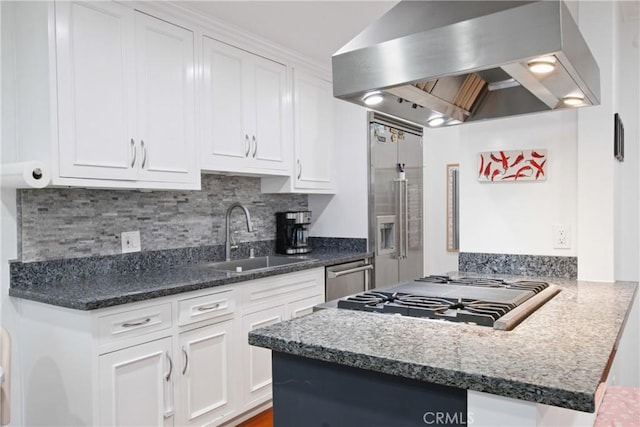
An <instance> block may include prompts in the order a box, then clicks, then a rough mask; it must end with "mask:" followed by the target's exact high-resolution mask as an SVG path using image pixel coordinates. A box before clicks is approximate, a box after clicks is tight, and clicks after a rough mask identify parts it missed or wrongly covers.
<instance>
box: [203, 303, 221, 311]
mask: <svg viewBox="0 0 640 427" xmlns="http://www.w3.org/2000/svg"><path fill="white" fill-rule="evenodd" d="M219 307H220V303H219V302H217V303H215V304H211V305H203V306H200V307H198V311H209V310H215V309H216V308H219Z"/></svg>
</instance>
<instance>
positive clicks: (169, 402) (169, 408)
mask: <svg viewBox="0 0 640 427" xmlns="http://www.w3.org/2000/svg"><path fill="white" fill-rule="evenodd" d="M166 355H167V359H168V360H169V373H168V374H167V375H166V376H165V380H166V381H167V384H165V386H164V405H165V409H164V413H163V414H162V415H163V416H164V418H169V417H172V416H174V415H175V412H176V411H175V409H174V407H173V386H172V384H171V383H170V382H169V381H170V380H171V372H172V371H173V361H172V360H171V356H170V355H169V352H168V351H167V352H166Z"/></svg>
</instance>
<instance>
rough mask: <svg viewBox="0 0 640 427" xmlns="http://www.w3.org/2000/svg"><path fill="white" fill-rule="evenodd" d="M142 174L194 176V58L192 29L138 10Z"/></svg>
mask: <svg viewBox="0 0 640 427" xmlns="http://www.w3.org/2000/svg"><path fill="white" fill-rule="evenodd" d="M135 23H136V41H137V43H136V47H137V67H136V68H137V72H138V92H137V93H138V124H139V133H138V137H139V139H140V151H141V156H142V157H141V159H140V179H142V180H144V181H168V182H193V181H194V180H195V175H196V173H197V174H199V171H197V164H196V144H195V111H194V108H195V100H194V96H195V89H194V88H195V81H194V76H195V61H194V36H193V32H191V31H189V30H186V29H184V28H182V27H178V26H176V25H173V24H170V23H168V22H165V21H161V20H159V19H156V18H153V17H151V16H149V15H145V14H143V13H136V19H135Z"/></svg>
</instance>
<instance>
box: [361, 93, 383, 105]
mask: <svg viewBox="0 0 640 427" xmlns="http://www.w3.org/2000/svg"><path fill="white" fill-rule="evenodd" d="M382 99H383V98H382V92H370V93H367V94H366V95H365V96H364V97H363V98H362V101H363V102H364V103H365V105H368V106H372V105H378V104H380V103H381V102H382Z"/></svg>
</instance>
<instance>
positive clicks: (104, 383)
mask: <svg viewBox="0 0 640 427" xmlns="http://www.w3.org/2000/svg"><path fill="white" fill-rule="evenodd" d="M323 301H324V268H322V267H320V268H315V269H311V270H305V271H299V272H294V273H288V274H282V275H278V276H271V277H266V278H262V279H257V280H250V281H246V282H241V283H237V284H234V285H229V286H221V287H216V288H211V289H205V290H200V291H194V292H189V293H184V294H179V295H173V296H167V297H162V298H156V299H152V300H149V301H143V302H139V303H132V304H125V305H120V306H117V307H111V308H105V309H99V310H93V311H80V310H72V309H67V308H62V307H58V306H53V305H48V304H42V303H38V302H33V301H28V300H22V299H20V300H17V302H18V303H19V306H20V313H21V314H20V316H21V322H20V324H21V326H20V331H19V332H18V333H17V334H16V336H17V337H18V341H19V342H16V345H19V346H20V348H21V367H20V369H21V370H22V372H21V375H23V377H24V378H28V379H29V380H28V381H26V382H25V384H24V393H23V396H24V402H23V406H24V414H23V415H24V420H25V424H27V425H51V426H64V425H99V426H174V425H175V426H188V427H193V426H218V425H222V424H225V425H235V424H237V423H238V422H239V421H240V420H242V419H246V418H247V417H248V416H250V415H252V414H253V412H256V411H258V410H260V408H262V407H264V406H265V405H268V404H269V400H270V399H271V396H272V393H271V352H270V351H269V350H266V349H263V348H259V347H253V346H250V345H249V343H248V336H247V335H248V333H249V332H250V331H252V330H254V329H257V328H262V327H265V326H268V325H272V324H274V323H277V322H280V321H282V320H287V319H289V318H292V317H297V316H300V315H304V314H307V313H310V312H311V308H312V307H313V306H314V305H316V304H319V303H321V302H323Z"/></svg>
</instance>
